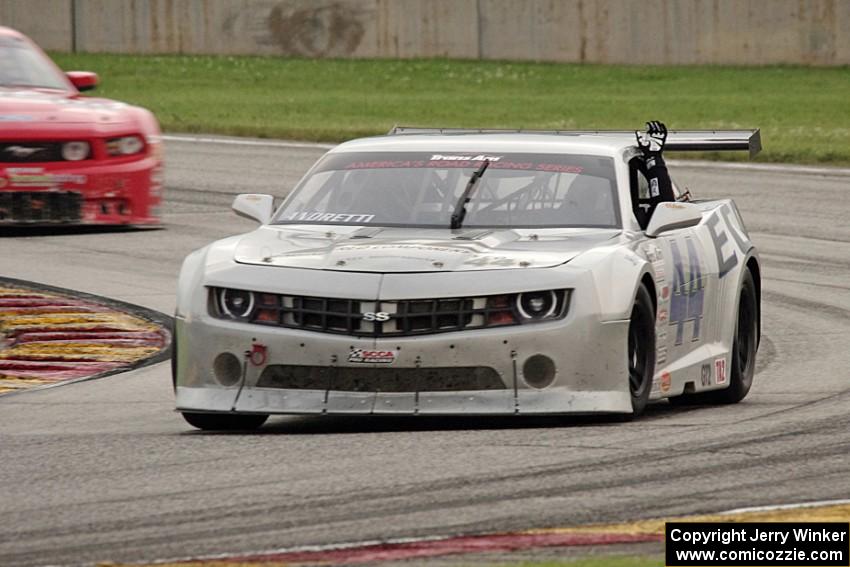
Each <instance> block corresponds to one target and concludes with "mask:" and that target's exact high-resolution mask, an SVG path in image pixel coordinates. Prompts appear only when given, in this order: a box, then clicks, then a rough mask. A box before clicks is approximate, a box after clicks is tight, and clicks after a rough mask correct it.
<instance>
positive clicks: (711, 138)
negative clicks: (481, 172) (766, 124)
mask: <svg viewBox="0 0 850 567" xmlns="http://www.w3.org/2000/svg"><path fill="white" fill-rule="evenodd" d="M409 134H442V135H452V134H550V135H557V136H606V137H615V138H619V137H622V138H624V140H627V141H629V142H636V140H635V131H634V130H510V129H504V130H499V129H494V130H487V129H467V128H416V127H410V126H393V128H392V129H391V130H390V131H389V132H388V133H387V135H389V136H403V135H409ZM664 149H665V150H667V151H670V152H716V151H745V150H746V151H748V152H749V154H750V158H752V157H755V155H756V154H758V153H759V152H760V151H761V131H760V130H759V129H758V128H756V129H755V130H670V132H669V133H668V134H667V143H666V144H665V145H664Z"/></svg>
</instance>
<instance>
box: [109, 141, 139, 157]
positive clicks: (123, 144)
mask: <svg viewBox="0 0 850 567" xmlns="http://www.w3.org/2000/svg"><path fill="white" fill-rule="evenodd" d="M144 149H145V143H144V142H143V141H142V138H141V137H140V136H121V137H120V138H110V139H108V140H106V153H108V154H109V155H111V156H131V155H133V154H138V153H140V152H141V151H142V150H144Z"/></svg>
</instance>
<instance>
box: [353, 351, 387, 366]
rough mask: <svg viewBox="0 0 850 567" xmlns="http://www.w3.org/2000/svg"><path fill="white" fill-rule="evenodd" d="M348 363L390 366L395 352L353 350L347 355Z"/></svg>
mask: <svg viewBox="0 0 850 567" xmlns="http://www.w3.org/2000/svg"><path fill="white" fill-rule="evenodd" d="M348 362H356V363H358V364H392V363H393V362H395V352H394V351H391V350H366V349H362V348H355V349H353V350H352V351H351V352H350V353H349V354H348Z"/></svg>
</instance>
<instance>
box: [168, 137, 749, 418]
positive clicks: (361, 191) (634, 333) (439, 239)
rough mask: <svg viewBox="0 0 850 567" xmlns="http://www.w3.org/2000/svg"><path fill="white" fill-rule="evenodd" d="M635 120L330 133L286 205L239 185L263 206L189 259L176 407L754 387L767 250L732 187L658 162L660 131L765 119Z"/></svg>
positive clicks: (572, 400)
mask: <svg viewBox="0 0 850 567" xmlns="http://www.w3.org/2000/svg"><path fill="white" fill-rule="evenodd" d="M654 126H660V128H661V129H663V132H661V129H659V128H657V127H654ZM659 133H661V134H663V135H660V136H656V138H657V139H656V138H653V139H655V140H656V142H658V143H656V142H653V145H652V147H650V144H649V142H648V141H647V140H649V139H650V138H647V136H650V135H652V134H659ZM636 134H637V133H636V132H634V131H632V132H513V133H512V132H505V131H465V130H427V129H409V128H395V129H394V130H393V131H392V132H391V133H390V135H387V136H382V137H376V138H367V139H360V140H354V141H351V142H347V143H344V144H342V145H340V146H337V147H336V148H334V149H332V150H331V151H329V152H328V153H327V154H325V156H324V157H322V158H321V159H320V160H319V161H318V162H317V163H316V164H315V165H314V166H313V168H312V169H311V170H310V171H309V172H308V173H307V175H306V176H305V177H304V178H303V179H302V181H301V182H300V183H299V184H298V186H297V187H296V188H295V189H294V190H293V191H292V192H291V193H290V195H289V196H288V198H287V199H286V200H285V201H284V202H283V204H282V205H281V206H280V207H279V208H278V209H277V210H276V211H274V209H273V200H272V197H271V196H268V195H255V194H251V195H240V196H239V197H237V199H236V201H235V202H234V205H233V207H234V209H235V211H236V212H237V213H239V214H241V215H243V216H247V217H250V218H253V219H255V220H257V221H259V222H260V223H261V224H262V226H260V227H259V228H258V229H257V230H255V231H253V232H250V233H248V234H245V235H241V236H235V237H231V238H226V239H224V240H220V241H218V242H215V243H213V244H210V245H208V246H206V247H205V248H202V249H200V250H198V251H195V252H193V253H192V254H190V255H189V256H188V257H187V258H186V260H185V262H184V264H183V267H182V270H181V273H180V279H179V291H178V301H177V312H176V340H175V351H174V352H175V354H174V357H173V373H174V386H175V391H176V400H177V410H178V411H180V412H182V414H183V416H184V417H185V418H186V420H187V421H188V422H189V423H190V424H191V425H193V426H195V427H199V428H201V429H236V428H253V427H259V426H260V425H262V423H263V422H264V421H265V420H266V419H267V417H268V415H269V414H368V415H382V414H396V415H397V414H410V415H413V414H419V415H435V414H436V415H447V414H467V415H492V414H519V415H525V414H596V413H602V414H619V415H621V416H634V415H638V414H640V413H641V412H642V411H643V409H644V408H645V406H646V405H647V403H648V401H650V400H659V399H662V398H671V400H673V401H677V402H698V403H731V402H737V401H739V400H741V399H742V398H743V397H744V396H745V395H746V394H747V392H748V390H749V388H750V385H751V383H752V379H753V372H754V367H755V357H756V350H757V348H758V342H759V336H760V319H759V307H760V280H761V277H760V273H761V272H760V267H759V259H758V255H757V253H756V249H755V247H754V246H753V244H752V242H751V241H750V239H749V237H748V235H747V231H746V229H745V227H744V224H743V222H742V221H741V218H740V216H739V213H738V210H737V208H736V207H735V204H734V203H733V202H732V201H731V200H729V199H720V200H711V201H692V200H690V199H689V194H685V195H678V194H677V190H676V189H675V186H673V185H672V183H671V182H670V181H669V176H668V177H666V178H664V177H663V176H662V177H661V178H659V177H658V175H657V173H658V169H659V167H658V166H659V164H663V160H662V159H661V147H662V146H663V144H665V143H666V148H667V149H673V150H685V151H687V150H712V149H714V150H722V149H725V150H734V149H742V150H743V149H749V150H750V152H751V153H755V152H757V151H758V150H759V149H760V139H759V134H758V131H757V130H756V131H732V132H698V131H696V132H671V133H670V134H669V139H668V136H667V133H666V128H663V125H660V124H659V123H651V128H650V131H649V132H648V133H647V134H642V133H641V134H640V135H638V136H636ZM650 137H651V136H650ZM662 169H663V171H664V172H665V175H666V167H663V168H662ZM659 182H660V184H659ZM665 182H666V183H667V186H668V187H667V189H666V192H667V197H666V200H665V188H664V183H665ZM688 200H690V202H685V201H688Z"/></svg>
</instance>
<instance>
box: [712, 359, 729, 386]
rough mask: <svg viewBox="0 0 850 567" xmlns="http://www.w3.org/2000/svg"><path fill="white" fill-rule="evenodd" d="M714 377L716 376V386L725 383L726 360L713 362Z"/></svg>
mask: <svg viewBox="0 0 850 567" xmlns="http://www.w3.org/2000/svg"><path fill="white" fill-rule="evenodd" d="M714 375H715V376H717V383H718V384H725V383H726V359H725V358H718V359H717V360H715V361H714Z"/></svg>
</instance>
